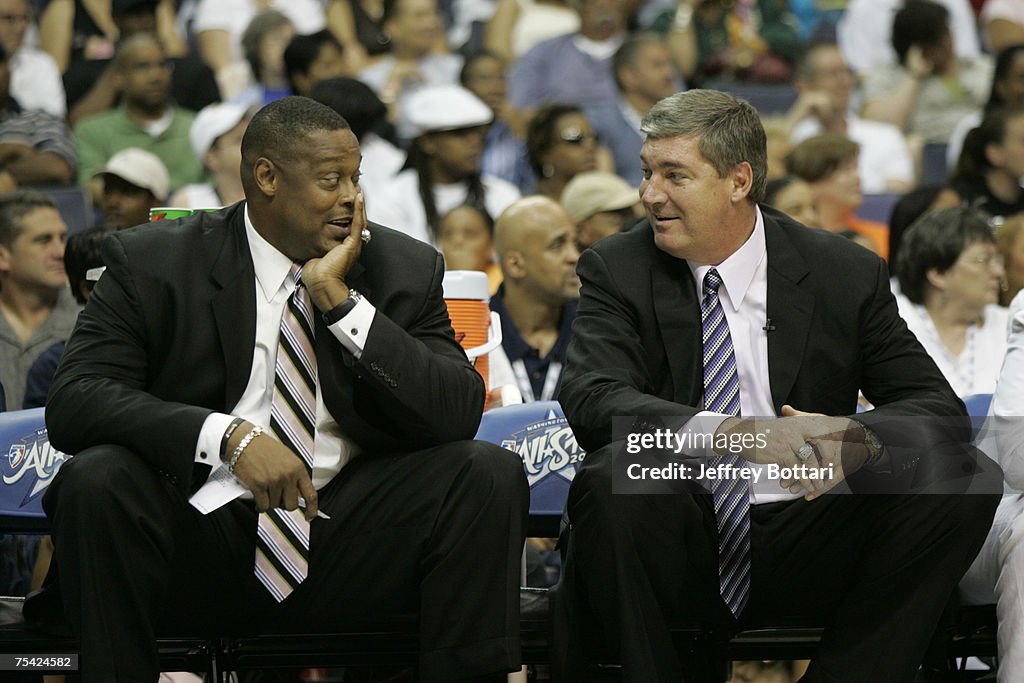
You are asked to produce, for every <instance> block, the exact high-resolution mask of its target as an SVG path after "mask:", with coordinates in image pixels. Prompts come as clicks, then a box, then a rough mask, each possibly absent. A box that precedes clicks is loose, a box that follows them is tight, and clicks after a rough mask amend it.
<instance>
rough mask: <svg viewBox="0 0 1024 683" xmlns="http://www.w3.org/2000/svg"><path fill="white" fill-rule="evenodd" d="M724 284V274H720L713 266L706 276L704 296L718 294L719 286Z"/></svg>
mask: <svg viewBox="0 0 1024 683" xmlns="http://www.w3.org/2000/svg"><path fill="white" fill-rule="evenodd" d="M721 286H722V276H721V275H719V274H718V271H717V270H715V269H714V268H712V269H711V270H709V271H708V272H707V274H706V275H705V276H704V296H705V297H708V296H714V295H716V294H718V288H719V287H721Z"/></svg>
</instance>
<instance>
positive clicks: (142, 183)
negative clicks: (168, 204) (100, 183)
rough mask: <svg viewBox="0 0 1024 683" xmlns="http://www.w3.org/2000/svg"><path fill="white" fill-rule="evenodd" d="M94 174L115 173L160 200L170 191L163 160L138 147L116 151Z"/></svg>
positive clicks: (169, 180) (169, 181)
mask: <svg viewBox="0 0 1024 683" xmlns="http://www.w3.org/2000/svg"><path fill="white" fill-rule="evenodd" d="M96 175H97V176H105V175H115V176H117V177H118V178H121V179H122V180H125V181H127V182H129V183H131V184H132V185H135V186H136V187H141V188H143V189H144V190H149V191H150V192H151V193H152V194H153V196H154V197H156V198H157V199H158V200H159V201H161V202H162V201H164V200H165V199H167V195H169V194H170V193H171V176H170V175H169V174H168V173H167V167H166V166H164V162H162V161H160V157H158V156H157V155H155V154H153V153H152V152H147V151H146V150H144V149H139V148H138V147H128V148H127V149H122V150H121V151H120V152H117V153H116V154H114V156H112V157H110V159H109V160H108V161H107V165H106V166H104V167H103V170H102V171H99V172H98V173H96Z"/></svg>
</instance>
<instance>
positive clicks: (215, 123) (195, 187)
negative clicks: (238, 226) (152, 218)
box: [168, 102, 250, 209]
mask: <svg viewBox="0 0 1024 683" xmlns="http://www.w3.org/2000/svg"><path fill="white" fill-rule="evenodd" d="M249 118H250V110H249V109H247V108H246V107H245V106H243V105H241V104H235V103H230V102H225V103H218V104H211V105H210V106H208V107H204V108H203V110H202V111H200V112H199V114H198V115H197V116H196V120H195V121H194V122H193V123H192V128H190V129H189V131H188V141H189V144H190V145H191V146H192V151H193V152H194V153H195V155H196V158H197V159H199V161H200V162H202V164H203V167H204V168H205V169H206V172H207V174H208V175H209V176H210V182H206V183H192V184H189V185H186V186H185V187H183V188H181V189H180V190H178V191H177V192H175V193H174V195H173V196H171V199H170V201H168V205H170V206H178V207H182V208H186V209H211V208H219V207H222V206H229V205H231V204H234V203H235V202H239V201H241V200H242V199H243V197H244V196H245V193H244V192H243V191H242V177H241V175H240V174H239V171H238V169H239V167H240V166H241V164H242V136H243V135H244V134H245V129H246V127H247V126H248V125H249Z"/></svg>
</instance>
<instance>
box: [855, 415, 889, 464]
mask: <svg viewBox="0 0 1024 683" xmlns="http://www.w3.org/2000/svg"><path fill="white" fill-rule="evenodd" d="M859 424H860V428H861V429H863V430H864V446H866V447H867V449H868V456H869V457H868V463H867V464H869V465H871V464H874V463H876V462H878V459H879V458H881V457H882V449H884V448H885V444H883V443H882V440H881V439H880V438H878V434H875V430H873V429H871V428H870V427H868V426H867V425H866V424H864V423H863V422H860V423H859Z"/></svg>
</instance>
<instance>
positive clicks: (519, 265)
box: [501, 249, 526, 280]
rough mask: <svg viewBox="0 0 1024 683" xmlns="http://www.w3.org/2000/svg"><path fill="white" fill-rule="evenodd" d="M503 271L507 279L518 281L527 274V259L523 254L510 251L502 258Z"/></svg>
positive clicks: (514, 250)
mask: <svg viewBox="0 0 1024 683" xmlns="http://www.w3.org/2000/svg"><path fill="white" fill-rule="evenodd" d="M501 270H502V272H503V273H504V274H505V277H507V278H509V279H512V280H518V279H519V278H521V277H523V276H524V275H525V274H526V258H525V257H524V256H523V252H521V251H518V250H516V249H510V250H508V251H506V252H505V255H504V256H503V257H502V258H501Z"/></svg>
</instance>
